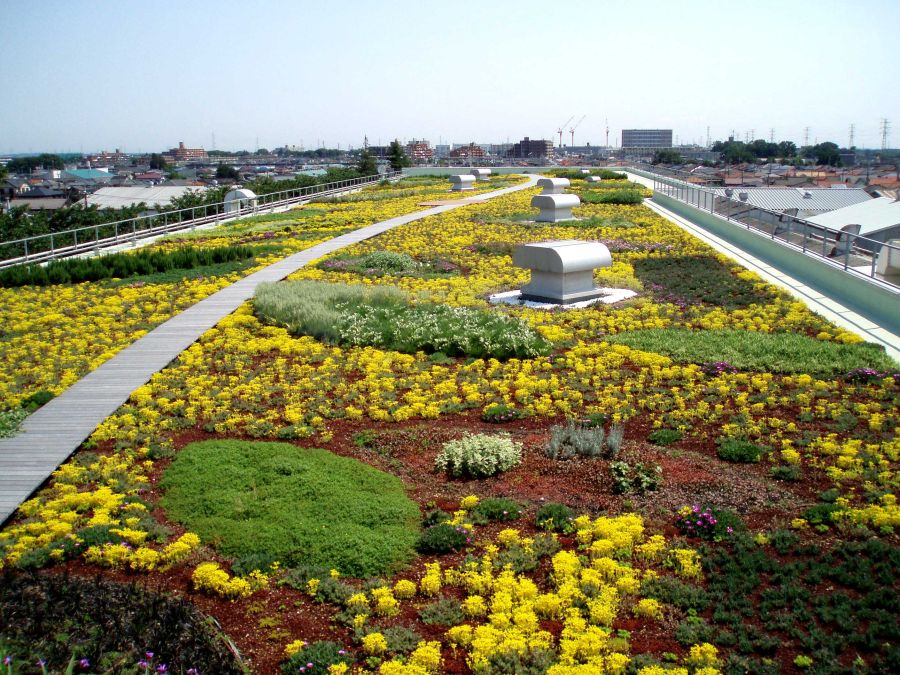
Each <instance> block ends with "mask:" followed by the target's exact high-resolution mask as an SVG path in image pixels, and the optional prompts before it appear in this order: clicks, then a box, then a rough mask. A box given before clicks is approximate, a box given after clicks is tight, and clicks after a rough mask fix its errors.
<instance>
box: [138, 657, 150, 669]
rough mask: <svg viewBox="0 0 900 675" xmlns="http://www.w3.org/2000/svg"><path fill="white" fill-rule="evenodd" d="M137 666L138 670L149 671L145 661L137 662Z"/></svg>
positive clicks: (148, 665)
mask: <svg viewBox="0 0 900 675" xmlns="http://www.w3.org/2000/svg"><path fill="white" fill-rule="evenodd" d="M137 666H138V668H140V669H142V670H149V669H150V664H149V663H147V661H145V660H144V659H141V660H140V661H138V662H137Z"/></svg>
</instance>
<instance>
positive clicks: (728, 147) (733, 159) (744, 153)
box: [712, 141, 756, 164]
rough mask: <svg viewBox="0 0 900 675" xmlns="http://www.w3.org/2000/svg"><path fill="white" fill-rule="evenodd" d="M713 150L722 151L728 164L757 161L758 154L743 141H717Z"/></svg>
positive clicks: (723, 159) (724, 160) (723, 158)
mask: <svg viewBox="0 0 900 675" xmlns="http://www.w3.org/2000/svg"><path fill="white" fill-rule="evenodd" d="M712 150H713V152H719V153H721V154H722V161H723V162H726V163H728V164H741V163H742V162H754V161H756V155H754V154H753V152H752V151H751V150H750V149H749V148H748V147H747V145H746V144H745V143H742V142H741V141H716V142H715V143H713V146H712Z"/></svg>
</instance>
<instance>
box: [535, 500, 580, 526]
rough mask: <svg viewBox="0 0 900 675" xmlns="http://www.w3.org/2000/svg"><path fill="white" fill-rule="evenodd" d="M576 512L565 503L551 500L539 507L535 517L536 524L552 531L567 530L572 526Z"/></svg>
mask: <svg viewBox="0 0 900 675" xmlns="http://www.w3.org/2000/svg"><path fill="white" fill-rule="evenodd" d="M574 517H575V513H574V512H573V511H572V509H570V508H569V507H568V506H566V505H565V504H558V503H556V502H550V503H549V504H544V505H543V506H542V507H541V508H539V509H538V512H537V514H536V515H535V517H534V521H535V524H536V525H537V526H538V527H540V528H542V529H544V530H548V531H550V532H565V531H566V530H570V529H571V528H572V519H573V518H574Z"/></svg>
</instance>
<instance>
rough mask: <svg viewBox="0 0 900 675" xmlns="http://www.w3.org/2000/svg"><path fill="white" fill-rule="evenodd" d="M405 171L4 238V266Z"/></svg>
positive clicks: (217, 219)
mask: <svg viewBox="0 0 900 675" xmlns="http://www.w3.org/2000/svg"><path fill="white" fill-rule="evenodd" d="M401 176H402V172H401V171H391V172H389V173H385V174H379V175H377V176H363V177H360V178H348V179H346V180H341V181H336V182H333V183H323V184H321V185H310V186H307V187H302V188H293V189H290V190H282V191H281V192H271V193H269V194H265V195H258V196H257V197H255V198H254V199H250V200H248V199H241V200H236V201H232V202H224V201H223V202H216V203H215V204H206V205H203V206H193V207H188V208H184V209H177V210H172V211H163V212H161V213H154V214H148V215H144V216H137V217H136V218H128V219H126V220H117V221H113V222H109V223H99V224H97V225H88V226H85V227H78V228H74V229H71V230H63V231H61V232H51V233H49V234H39V235H34V236H31V237H24V238H21V239H12V240H9V241H3V242H0V269H3V268H6V267H12V266H14V265H21V264H27V263H41V262H47V261H50V260H55V259H58V258H66V257H70V256H74V255H78V254H81V253H87V252H90V251H96V250H98V249H102V248H106V247H109V246H116V245H118V244H126V243H136V242H137V241H139V240H141V239H146V238H148V237H154V236H157V235H160V234H167V233H170V232H176V231H179V230H185V229H194V228H196V227H198V226H200V225H208V224H211V223H221V222H225V221H228V220H234V219H236V218H246V217H249V216H255V215H261V214H265V213H274V212H275V210H276V209H280V208H286V207H289V206H292V205H294V204H299V203H300V202H305V201H309V200H310V199H313V198H319V197H328V196H335V195H338V194H341V193H343V192H347V191H350V190H355V189H357V188H360V187H365V186H367V185H375V184H377V183H379V182H381V181H383V180H386V179H387V180H394V179H396V178H399V177H401Z"/></svg>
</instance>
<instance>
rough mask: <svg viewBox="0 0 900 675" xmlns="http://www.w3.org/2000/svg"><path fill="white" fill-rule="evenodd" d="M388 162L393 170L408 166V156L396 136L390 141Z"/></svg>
mask: <svg viewBox="0 0 900 675" xmlns="http://www.w3.org/2000/svg"><path fill="white" fill-rule="evenodd" d="M388 163H389V164H390V165H391V168H392V169H393V170H394V171H399V170H400V169H402V168H403V167H404V166H409V157H407V156H406V151H405V150H404V149H403V146H402V145H400V141H398V140H397V139H396V138H395V139H394V140H393V141H391V147H390V149H389V150H388Z"/></svg>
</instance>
